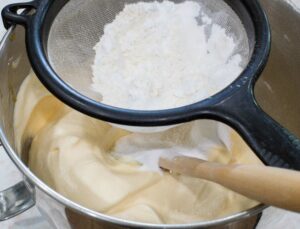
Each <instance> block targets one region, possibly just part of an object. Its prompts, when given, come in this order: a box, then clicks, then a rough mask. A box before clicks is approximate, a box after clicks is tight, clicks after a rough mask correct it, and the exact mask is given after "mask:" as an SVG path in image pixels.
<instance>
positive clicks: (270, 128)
mask: <svg viewBox="0 0 300 229" xmlns="http://www.w3.org/2000/svg"><path fill="white" fill-rule="evenodd" d="M216 110H217V113H219V114H220V115H219V119H220V120H221V121H223V122H225V123H227V124H228V125H230V126H231V127H233V128H234V129H236V130H237V131H238V132H239V133H240V134H241V136H242V137H243V138H244V140H245V141H246V142H247V143H248V145H249V146H250V147H251V148H252V150H253V151H254V152H255V154H256V155H257V156H258V157H259V158H260V159H261V160H262V161H263V162H264V163H265V164H267V165H270V166H274V167H280V168H289V169H294V170H299V171H300V140H299V139H298V138H297V137H296V136H294V135H293V134H292V133H290V132H289V131H288V130H287V129H285V128H284V127H282V126H281V125H280V124H279V123H277V122H276V121H275V120H274V119H272V118H271V117H270V116H269V115H267V114H266V113H265V112H264V111H263V110H262V109H261V108H260V107H259V106H258V104H257V102H256V101H255V98H254V96H253V92H250V93H249V91H248V90H239V91H238V92H237V93H236V94H235V95H233V96H231V97H229V98H227V99H226V100H225V101H222V102H221V103H219V104H218V105H217V108H216Z"/></svg>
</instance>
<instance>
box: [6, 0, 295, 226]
mask: <svg viewBox="0 0 300 229" xmlns="http://www.w3.org/2000/svg"><path fill="white" fill-rule="evenodd" d="M261 3H262V4H263V6H264V8H265V10H266V11H267V13H268V16H269V18H270V21H271V26H272V32H273V44H272V52H271V57H270V60H269V63H268V66H267V68H266V69H265V71H264V73H263V76H262V77H261V78H260V81H259V82H258V84H257V86H256V97H257V99H258V101H259V103H260V105H261V106H262V108H263V109H264V110H265V111H266V112H267V113H269V114H270V115H271V116H272V117H273V118H274V119H276V120H277V121H278V122H279V123H281V124H282V125H283V126H284V127H286V128H288V129H289V130H290V131H291V132H293V133H294V134H295V135H297V136H298V137H300V121H299V118H298V116H299V114H300V104H299V102H298V98H300V43H299V39H300V27H299V24H300V6H299V8H298V9H297V8H296V7H292V1H291V0H262V1H261ZM29 70H30V64H29V62H28V59H27V55H26V50H25V41H24V29H23V28H21V27H16V28H15V27H11V28H10V29H9V31H8V32H7V34H6V36H5V37H4V39H3V41H2V42H1V44H0V82H1V83H0V139H1V141H2V143H3V146H4V147H5V149H6V151H7V153H8V155H9V156H10V158H11V159H12V161H13V162H14V163H15V165H16V166H17V167H18V168H19V170H20V171H21V172H22V173H23V174H24V179H23V181H22V182H20V183H18V184H17V185H15V186H14V187H11V188H9V189H7V190H5V191H3V192H0V220H6V219H9V218H11V217H13V216H15V215H17V214H20V213H22V212H23V211H25V210H27V209H29V208H30V207H32V206H34V205H36V206H37V207H38V209H39V210H40V212H41V214H42V215H44V216H45V218H46V219H47V220H48V221H49V223H50V225H52V226H53V228H63V229H65V228H91V229H97V228H128V227H131V228H146V227H148V228H154V227H156V228H243V229H244V228H255V225H256V223H257V222H258V220H259V217H260V213H261V212H262V211H263V210H264V208H265V206H263V205H260V206H258V207H255V208H253V209H249V210H247V211H244V212H240V213H238V214H235V215H231V216H228V217H225V218H222V219H217V220H212V221H208V222H200V223H196V224H190V225H149V224H140V223H135V222H129V221H126V220H119V219H116V218H113V217H110V216H107V215H103V214H100V213H97V212H94V211H92V210H89V209H87V208H84V207H82V206H80V205H78V204H76V203H74V202H72V201H70V200H68V199H66V198H64V197H63V196H61V195H59V194H58V193H56V192H55V191H54V190H52V189H51V188H50V187H48V186H47V185H45V184H44V183H43V182H42V181H41V180H39V178H37V177H36V176H35V175H34V174H33V173H31V171H30V170H29V169H28V167H27V165H26V154H22V152H16V150H15V144H14V133H13V112H14V105H15V101H16V96H17V93H18V90H19V87H20V85H21V83H22V81H23V80H24V78H25V77H26V76H27V74H28V72H29ZM25 148H26V147H25Z"/></svg>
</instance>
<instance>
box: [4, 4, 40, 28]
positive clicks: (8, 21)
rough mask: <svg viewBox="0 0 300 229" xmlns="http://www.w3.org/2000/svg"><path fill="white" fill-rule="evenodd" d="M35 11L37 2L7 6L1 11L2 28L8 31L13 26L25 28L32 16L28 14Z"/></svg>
mask: <svg viewBox="0 0 300 229" xmlns="http://www.w3.org/2000/svg"><path fill="white" fill-rule="evenodd" d="M36 9H37V1H31V2H26V3H15V4H10V5H7V6H6V7H4V8H3V10H2V19H3V24H4V27H5V28H6V29H8V28H9V27H11V26H12V25H14V24H19V25H23V26H27V25H28V22H29V20H30V17H31V16H32V14H29V12H31V11H32V10H36ZM20 10H21V12H20ZM22 10H23V11H22Z"/></svg>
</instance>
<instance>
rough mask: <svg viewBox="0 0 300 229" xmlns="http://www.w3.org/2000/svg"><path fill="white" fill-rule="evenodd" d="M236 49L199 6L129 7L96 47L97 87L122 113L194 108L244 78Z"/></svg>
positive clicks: (107, 101) (231, 39) (167, 3)
mask: <svg viewBox="0 0 300 229" xmlns="http://www.w3.org/2000/svg"><path fill="white" fill-rule="evenodd" d="M197 20H198V22H200V23H198V22H197ZM208 28H210V29H211V34H210V36H207V32H206V31H207V29H208ZM236 47H237V44H236V43H235V42H234V39H233V38H232V37H230V36H229V35H228V34H226V31H225V29H224V28H222V27H221V26H219V25H217V24H213V23H212V20H211V19H210V18H209V17H208V16H207V15H205V14H204V13H203V12H201V6H200V5H199V4H198V3H196V2H192V1H186V2H184V3H180V4H175V3H173V2H170V1H163V2H160V3H159V2H150V3H145V2H140V3H136V4H129V5H126V6H125V8H124V9H123V11H122V12H120V13H119V14H118V15H117V16H116V18H115V20H114V21H113V22H112V23H110V24H108V25H106V26H105V29H104V35H103V36H102V37H101V39H100V42H99V43H98V44H97V45H96V46H95V51H96V57H95V62H94V65H93V74H94V77H93V85H92V87H93V89H94V90H95V91H97V92H99V93H101V95H102V98H103V100H102V102H103V103H105V104H109V105H113V106H117V107H122V108H131V109H144V110H156V109H166V108H173V107H179V106H182V105H187V104H191V103H194V102H197V101H200V100H203V99H205V98H208V97H210V96H212V95H214V94H215V93H216V92H218V91H220V90H222V89H223V88H225V87H226V86H228V85H229V84H230V83H231V82H232V81H233V80H234V79H236V78H237V76H238V75H239V74H240V73H241V71H242V68H241V67H240V64H241V60H242V57H241V55H239V54H237V53H235V49H236Z"/></svg>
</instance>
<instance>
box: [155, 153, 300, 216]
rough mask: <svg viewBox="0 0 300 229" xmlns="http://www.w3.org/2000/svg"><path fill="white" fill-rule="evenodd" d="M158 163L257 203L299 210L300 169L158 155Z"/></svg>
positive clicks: (170, 169)
mask: <svg viewBox="0 0 300 229" xmlns="http://www.w3.org/2000/svg"><path fill="white" fill-rule="evenodd" d="M159 165H160V167H161V168H163V169H166V170H169V171H172V172H175V173H179V174H182V175H187V176H192V177H196V178H202V179H205V180H208V181H212V182H215V183H218V184H220V185H222V186H224V187H226V188H228V189H231V190H233V191H235V192H237V193H240V194H242V195H244V196H246V197H249V198H251V199H253V200H257V201H259V202H261V203H264V204H267V205H272V206H276V207H279V208H283V209H287V210H291V211H296V212H300V172H296V171H292V170H287V169H279V168H273V167H267V166H264V165H233V164H231V165H223V164H219V163H213V162H208V161H204V160H200V159H195V158H189V157H177V158H175V159H166V158H160V161H159Z"/></svg>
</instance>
